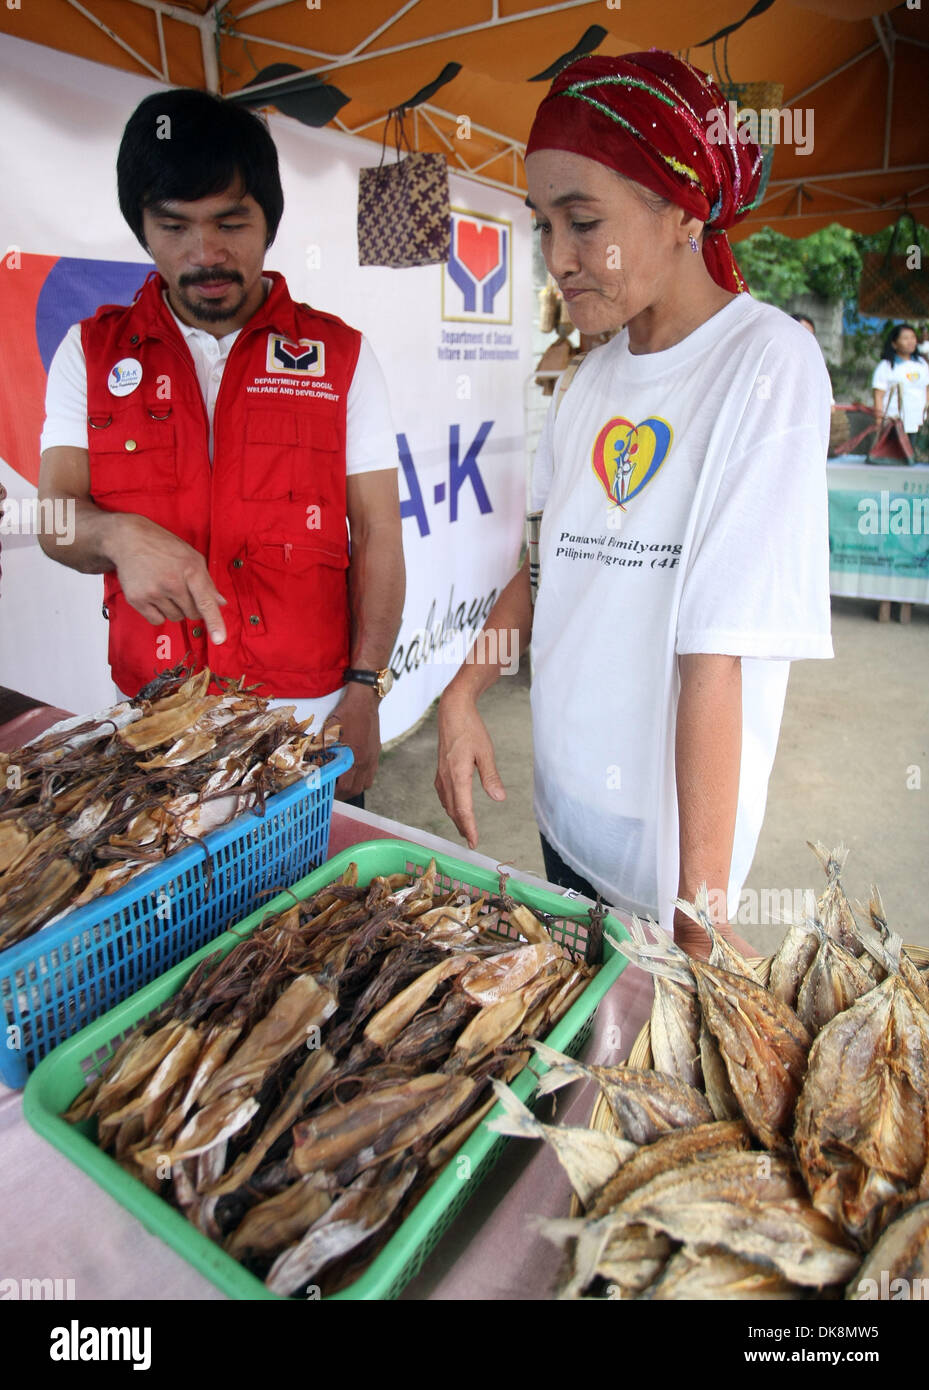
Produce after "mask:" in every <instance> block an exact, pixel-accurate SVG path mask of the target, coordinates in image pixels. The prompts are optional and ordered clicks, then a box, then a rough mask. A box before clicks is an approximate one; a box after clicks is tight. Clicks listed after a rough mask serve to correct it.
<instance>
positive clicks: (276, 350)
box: [266, 333, 326, 376]
mask: <svg viewBox="0 0 929 1390" xmlns="http://www.w3.org/2000/svg"><path fill="white" fill-rule="evenodd" d="M266 366H267V369H268V371H269V372H288V373H290V374H291V375H295V374H296V375H299V376H322V375H323V374H324V373H325V370H326V349H325V346H324V344H323V343H320V342H315V341H314V340H313V339H312V338H301V339H300V341H299V342H296V343H292V342H290V341H289V339H287V338H282V337H280V335H279V334H277V333H269V334H268V359H267V363H266Z"/></svg>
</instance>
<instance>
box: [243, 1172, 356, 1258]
mask: <svg viewBox="0 0 929 1390" xmlns="http://www.w3.org/2000/svg"><path fill="white" fill-rule="evenodd" d="M331 1187H332V1180H331V1179H330V1178H329V1177H328V1175H327V1174H325V1173H307V1174H305V1175H304V1176H303V1177H300V1178H298V1179H297V1181H296V1182H293V1183H291V1184H290V1186H289V1187H285V1188H284V1190H283V1191H282V1192H278V1193H276V1194H275V1196H273V1197H268V1198H266V1199H265V1201H263V1202H259V1203H258V1205H257V1206H255V1207H252V1209H251V1211H249V1212H247V1213H246V1215H245V1219H244V1220H243V1221H242V1223H241V1224H240V1225H239V1226H238V1227H237V1229H236V1230H235V1232H234V1233H233V1234H232V1235H231V1236H230V1237H229V1239H228V1240H227V1241H226V1242H225V1247H226V1249H227V1251H228V1252H229V1254H230V1255H232V1256H233V1258H234V1259H237V1260H241V1259H243V1258H245V1257H246V1256H248V1257H251V1258H254V1257H255V1256H256V1255H267V1256H273V1255H276V1254H277V1253H278V1251H280V1250H284V1249H286V1248H287V1247H288V1246H290V1245H291V1244H292V1243H293V1242H294V1241H295V1240H299V1239H300V1237H301V1236H302V1235H303V1234H304V1232H305V1231H306V1230H308V1229H309V1227H311V1226H313V1225H314V1224H315V1223H316V1222H317V1221H318V1220H319V1218H320V1217H321V1216H323V1215H325V1213H326V1212H327V1211H328V1210H329V1208H330V1207H331V1206H332V1196H331V1193H330V1190H331Z"/></svg>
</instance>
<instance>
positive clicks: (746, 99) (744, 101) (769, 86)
mask: <svg viewBox="0 0 929 1390" xmlns="http://www.w3.org/2000/svg"><path fill="white" fill-rule="evenodd" d="M719 87H720V90H721V91H722V93H723V95H724V96H725V98H726V100H727V101H734V102H735V103H736V104H737V106H738V108H739V110H740V111H744V110H751V111H755V112H756V113H758V117H759V121H760V119H761V112H762V111H774V110H776V111H779V110H780V109H781V102H782V101H783V100H784V84H783V82H729V81H721V82H720V83H719ZM760 134H761V132H760V131H759V135H760ZM758 147H759V149H760V150H761V154H762V161H761V178H760V179H759V181H758V192H757V193H756V194H755V203H756V205H757V204H758V203H760V201H761V199H762V198H763V196H764V192H765V189H766V188H767V186H768V179H769V178H770V177H771V161H772V160H773V159H774V145H773V144H772V143H771V141H766V142H764V143H762V142H761V141H759V146H758Z"/></svg>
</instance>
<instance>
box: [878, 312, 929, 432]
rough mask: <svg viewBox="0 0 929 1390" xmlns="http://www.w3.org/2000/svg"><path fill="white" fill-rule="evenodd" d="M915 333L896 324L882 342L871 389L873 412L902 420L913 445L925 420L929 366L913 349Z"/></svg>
mask: <svg viewBox="0 0 929 1390" xmlns="http://www.w3.org/2000/svg"><path fill="white" fill-rule="evenodd" d="M916 342H917V339H916V330H915V328H914V327H913V325H912V324H910V323H898V324H895V325H894V327H893V328H892V329H891V330H890V332H889V333H888V335H887V338H886V340H885V342H884V351H883V354H882V356H881V360H880V362H878V364H877V366H876V367H875V369H874V375H873V377H872V378H871V386H872V387H873V389H874V409H875V412H876V413H877V415H878V417H879V418H880V419H883V418H884V416H885V415H890V416H895V417H898V418H900V419H902V421H903V428H904V430H905V431H906V433H907V435H908V436H909V440H910V443H911V444H913V445H915V443H916V436H917V434H918V433H919V430H920V427H921V426H922V423H923V421H924V420H925V418H926V402H927V394H929V392H927V388H929V366H927V364H926V361H925V359H924V358H923V357H922V355H921V353H920V352H919V351H918V349H917V346H916Z"/></svg>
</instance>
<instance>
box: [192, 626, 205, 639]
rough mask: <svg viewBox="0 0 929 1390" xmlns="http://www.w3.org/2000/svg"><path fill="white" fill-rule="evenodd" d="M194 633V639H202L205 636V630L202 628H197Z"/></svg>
mask: <svg viewBox="0 0 929 1390" xmlns="http://www.w3.org/2000/svg"><path fill="white" fill-rule="evenodd" d="M192 633H193V636H194V637H202V636H203V628H202V627H195V628H193V629H192Z"/></svg>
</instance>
